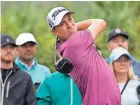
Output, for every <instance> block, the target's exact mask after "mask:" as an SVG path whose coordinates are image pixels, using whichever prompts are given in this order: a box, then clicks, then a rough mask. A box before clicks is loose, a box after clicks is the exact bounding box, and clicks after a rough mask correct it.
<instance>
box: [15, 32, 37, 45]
mask: <svg viewBox="0 0 140 105" xmlns="http://www.w3.org/2000/svg"><path fill="white" fill-rule="evenodd" d="M27 42H34V43H37V42H36V40H35V38H34V36H33V35H32V34H31V33H21V34H19V36H18V37H17V39H16V45H17V46H19V45H23V44H25V43H27Z"/></svg>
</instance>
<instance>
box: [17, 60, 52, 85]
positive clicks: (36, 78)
mask: <svg viewBox="0 0 140 105" xmlns="http://www.w3.org/2000/svg"><path fill="white" fill-rule="evenodd" d="M15 62H16V64H17V65H18V67H19V68H20V69H21V70H23V71H25V72H27V73H29V74H30V76H31V78H32V81H33V83H34V84H35V83H42V82H43V81H44V79H45V77H49V76H51V72H50V70H49V68H48V67H46V66H44V65H41V64H38V62H37V59H36V58H34V61H33V63H32V64H31V66H30V67H28V66H27V65H26V64H24V63H23V62H21V61H20V60H19V58H17V59H16V60H15Z"/></svg>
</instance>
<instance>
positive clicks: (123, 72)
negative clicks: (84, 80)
mask: <svg viewBox="0 0 140 105" xmlns="http://www.w3.org/2000/svg"><path fill="white" fill-rule="evenodd" d="M131 60H132V56H131V55H130V54H129V53H128V51H127V50H125V49H124V48H122V47H118V48H116V49H114V50H112V52H111V54H110V56H109V64H110V66H111V67H112V70H113V72H114V75H115V77H116V80H117V82H118V86H119V88H120V93H121V105H139V99H138V95H137V91H136V90H137V87H138V86H139V84H140V81H138V79H137V77H136V76H135V75H134V71H133V68H132V63H131Z"/></svg>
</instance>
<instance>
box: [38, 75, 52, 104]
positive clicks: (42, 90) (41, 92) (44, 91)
mask: <svg viewBox="0 0 140 105" xmlns="http://www.w3.org/2000/svg"><path fill="white" fill-rule="evenodd" d="M48 82H49V81H48V78H46V79H45V80H44V82H43V83H42V84H41V85H40V86H39V88H38V90H37V93H36V98H37V105H51V94H50V92H51V91H50V88H49V85H48Z"/></svg>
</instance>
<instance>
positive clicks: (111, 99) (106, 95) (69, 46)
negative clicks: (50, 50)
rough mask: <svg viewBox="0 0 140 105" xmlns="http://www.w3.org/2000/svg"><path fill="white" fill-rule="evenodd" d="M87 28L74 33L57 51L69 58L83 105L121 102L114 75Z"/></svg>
mask: <svg viewBox="0 0 140 105" xmlns="http://www.w3.org/2000/svg"><path fill="white" fill-rule="evenodd" d="M93 43H94V40H93V38H92V35H91V33H90V31H89V30H83V31H78V32H74V33H73V34H72V35H71V36H70V37H69V39H68V40H67V41H65V42H63V43H62V44H61V45H60V46H59V48H58V50H59V52H60V54H61V56H63V57H68V58H70V59H71V60H72V64H73V70H72V72H71V76H72V78H73V79H74V81H75V82H76V84H77V86H78V87H79V90H80V92H81V95H82V99H83V103H84V105H120V99H121V98H120V90H119V88H118V85H117V82H116V80H115V77H114V74H113V72H112V70H111V68H110V67H109V65H108V64H107V63H106V61H105V60H104V58H103V57H102V56H100V54H99V53H98V51H97V50H96V48H95V47H94V46H93Z"/></svg>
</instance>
